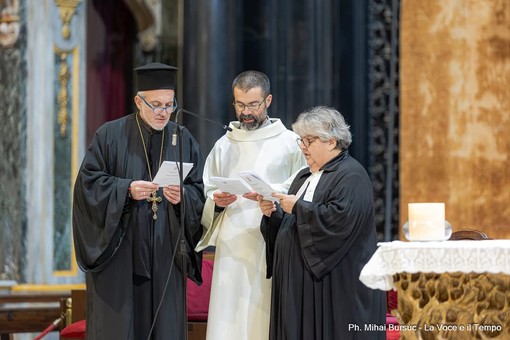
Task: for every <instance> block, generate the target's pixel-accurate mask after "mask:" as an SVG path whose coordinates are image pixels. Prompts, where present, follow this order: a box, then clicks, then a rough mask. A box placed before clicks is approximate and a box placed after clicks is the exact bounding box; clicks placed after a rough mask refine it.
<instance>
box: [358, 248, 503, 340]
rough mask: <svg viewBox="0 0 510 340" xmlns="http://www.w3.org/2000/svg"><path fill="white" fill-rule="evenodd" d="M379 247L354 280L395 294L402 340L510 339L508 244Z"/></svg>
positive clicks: (396, 313) (396, 312)
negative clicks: (393, 290)
mask: <svg viewBox="0 0 510 340" xmlns="http://www.w3.org/2000/svg"><path fill="white" fill-rule="evenodd" d="M378 246H379V247H378V249H377V250H376V252H375V253H374V255H373V256H372V258H371V259H370V261H369V262H368V263H367V264H366V265H365V267H364V268H363V270H362V271H361V274H360V277H359V279H360V280H361V281H362V282H363V283H364V284H365V285H366V286H368V287H370V288H373V289H380V290H391V289H395V290H397V293H398V309H397V310H394V311H393V312H392V313H393V315H395V316H396V318H397V320H398V321H399V326H398V327H399V330H400V335H401V339H425V340H428V339H457V338H458V339H510V240H476V241H475V240H462V241H442V242H402V241H393V242H383V243H379V244H378Z"/></svg>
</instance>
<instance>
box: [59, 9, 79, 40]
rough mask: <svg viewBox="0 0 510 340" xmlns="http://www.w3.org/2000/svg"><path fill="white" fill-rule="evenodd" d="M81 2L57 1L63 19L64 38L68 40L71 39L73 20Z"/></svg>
mask: <svg viewBox="0 0 510 340" xmlns="http://www.w3.org/2000/svg"><path fill="white" fill-rule="evenodd" d="M80 2H81V0H55V4H56V5H57V7H58V10H59V12H60V17H61V18H62V38H64V39H66V40H67V39H69V38H70V37H71V19H72V18H73V15H74V13H75V12H76V7H78V5H79V4H80Z"/></svg>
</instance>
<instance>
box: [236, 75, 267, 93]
mask: <svg viewBox="0 0 510 340" xmlns="http://www.w3.org/2000/svg"><path fill="white" fill-rule="evenodd" d="M236 87H237V88H239V89H241V90H243V91H245V92H247V91H249V90H251V89H253V88H255V87H260V88H261V89H262V96H263V97H264V98H265V97H267V96H268V95H269V94H270V93H271V83H270V82H269V78H268V77H267V76H266V75H265V74H264V73H262V72H259V71H245V72H243V73H240V74H239V75H238V76H237V77H236V78H235V79H234V81H233V82H232V92H234V88H236Z"/></svg>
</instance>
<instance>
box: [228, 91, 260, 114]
mask: <svg viewBox="0 0 510 340" xmlns="http://www.w3.org/2000/svg"><path fill="white" fill-rule="evenodd" d="M267 97H269V95H267V96H265V97H264V99H262V101H261V102H254V103H249V104H244V103H240V102H233V103H232V105H234V108H235V109H236V111H237V112H243V111H244V109H245V108H248V110H250V111H251V112H254V111H257V110H258V109H260V106H261V105H262V104H264V103H265V102H266V99H267Z"/></svg>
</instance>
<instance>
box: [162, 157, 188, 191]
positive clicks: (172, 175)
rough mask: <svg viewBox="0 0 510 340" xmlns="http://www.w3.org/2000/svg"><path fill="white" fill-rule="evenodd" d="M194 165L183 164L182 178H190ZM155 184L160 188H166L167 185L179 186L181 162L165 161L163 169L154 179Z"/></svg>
mask: <svg viewBox="0 0 510 340" xmlns="http://www.w3.org/2000/svg"><path fill="white" fill-rule="evenodd" d="M191 168H193V163H182V177H183V178H186V176H188V174H189V172H190V170H191ZM153 182H154V183H157V184H158V185H159V186H160V187H166V186H167V185H179V184H180V181H179V162H175V161H163V164H161V167H160V168H159V170H158V173H157V174H156V177H154V180H153Z"/></svg>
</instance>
